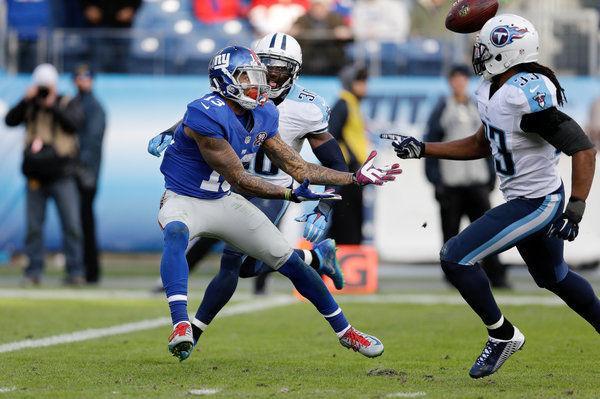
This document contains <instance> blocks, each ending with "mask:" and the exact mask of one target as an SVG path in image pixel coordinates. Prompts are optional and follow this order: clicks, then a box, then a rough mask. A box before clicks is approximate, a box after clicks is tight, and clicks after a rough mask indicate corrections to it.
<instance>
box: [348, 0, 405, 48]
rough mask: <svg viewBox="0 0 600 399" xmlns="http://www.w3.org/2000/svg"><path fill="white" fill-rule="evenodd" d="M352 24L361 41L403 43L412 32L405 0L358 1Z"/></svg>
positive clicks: (355, 5)
mask: <svg viewBox="0 0 600 399" xmlns="http://www.w3.org/2000/svg"><path fill="white" fill-rule="evenodd" d="M374 21H376V22H375V23H374ZM352 22H353V28H354V37H355V39H356V40H359V41H365V40H375V41H386V42H403V41H405V40H406V38H407V37H408V33H409V31H410V15H409V12H408V5H407V4H406V1H405V0H357V2H356V3H355V4H354V9H353V11H352Z"/></svg>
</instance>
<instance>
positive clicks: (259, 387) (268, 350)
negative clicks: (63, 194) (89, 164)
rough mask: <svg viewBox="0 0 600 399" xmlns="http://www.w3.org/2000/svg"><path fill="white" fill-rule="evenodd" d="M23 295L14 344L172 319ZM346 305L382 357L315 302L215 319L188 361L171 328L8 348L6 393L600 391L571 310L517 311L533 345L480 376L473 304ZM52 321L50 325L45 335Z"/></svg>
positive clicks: (590, 344) (593, 339)
mask: <svg viewBox="0 0 600 399" xmlns="http://www.w3.org/2000/svg"><path fill="white" fill-rule="evenodd" d="M21 302H25V301H16V300H4V299H3V300H0V320H2V323H1V325H0V332H1V333H2V334H1V336H2V337H3V339H2V341H3V342H7V341H10V340H14V339H21V338H24V337H27V336H28V335H31V334H33V335H35V336H36V337H39V336H40V335H51V334H55V333H64V332H69V331H73V330H78V329H82V328H85V327H92V326H93V327H98V326H110V325H113V324H115V323H121V322H124V321H137V320H142V319H145V318H153V317H156V316H161V315H166V305H165V304H164V302H162V301H153V300H129V301H110V300H103V301H85V302H81V303H79V304H76V303H75V302H69V301H56V300H55V301H47V300H44V301H41V300H27V301H26V302H27V303H28V304H27V305H23V304H22V303H21ZM344 308H345V311H346V314H347V315H348V316H349V318H350V319H351V320H353V321H354V323H355V324H356V327H358V328H360V329H364V330H366V331H369V332H372V333H373V334H376V335H377V336H378V337H379V338H381V339H382V340H383V342H384V343H385V345H386V350H385V353H384V355H383V356H382V357H380V358H377V359H366V358H363V357H362V356H360V355H358V354H356V353H353V352H351V351H348V350H346V349H343V348H342V347H341V346H340V345H339V344H338V343H337V340H336V338H335V336H333V334H332V333H331V332H330V331H329V328H328V326H327V324H326V323H325V322H324V321H323V320H322V319H321V318H320V317H318V316H317V315H316V314H315V312H314V311H313V309H312V308H311V306H310V305H308V304H295V305H289V306H286V307H282V308H277V309H271V310H266V311H261V312H256V313H252V314H247V315H238V316H232V317H228V318H223V319H220V320H217V321H215V322H214V323H213V325H212V326H211V328H210V329H209V330H208V331H207V332H206V334H205V335H204V336H203V337H202V339H201V347H200V350H199V351H195V353H194V354H193V355H192V357H191V358H190V359H188V360H187V361H185V362H183V363H179V362H177V361H176V360H175V359H174V358H172V357H171V356H170V355H169V354H168V353H167V350H166V337H167V335H168V334H169V328H168V327H164V328H158V329H154V330H148V331H143V332H137V333H131V334H127V335H120V336H113V337H110V338H102V339H97V340H92V341H86V342H81V343H76V344H69V345H58V346H53V347H48V348H37V349H29V350H22V351H18V352H12V353H4V354H0V388H10V387H16V388H17V389H16V390H15V391H12V392H7V393H0V399H1V398H3V397H7V398H8V397H10V398H26V397H30V398H122V397H128V398H129V397H131V398H191V397H194V396H191V395H190V394H189V391H190V390H192V389H203V388H204V389H206V388H216V389H220V390H221V391H220V393H218V394H216V395H213V396H210V397H215V398H217V397H218V398H263V397H265V398H272V397H274V398H279V397H281V398H311V399H312V398H344V399H346V398H386V397H393V396H388V395H390V394H394V393H417V392H422V393H424V394H425V396H421V397H426V398H571V397H573V398H597V397H598V396H599V395H600V391H599V383H598V370H600V345H598V334H596V333H595V332H594V331H593V330H592V329H591V328H590V327H589V326H588V325H587V324H586V323H584V322H583V321H582V320H580V319H579V318H578V317H577V316H576V315H574V314H573V313H572V312H571V311H570V310H568V309H567V308H562V307H560V308H555V307H552V308H551V307H535V306H530V307H506V308H505V311H506V314H507V316H508V317H510V319H511V320H512V321H513V322H514V323H515V324H517V325H518V326H519V327H520V328H521V330H522V331H523V332H524V333H525V334H526V336H527V345H526V346H525V349H524V350H523V351H521V352H519V353H518V354H516V355H515V356H514V357H513V358H511V359H510V360H509V362H508V363H507V364H506V365H505V366H504V367H503V368H502V369H501V370H500V371H499V372H498V373H497V374H496V375H494V376H493V377H492V378H488V379H484V380H479V381H473V380H471V379H470V378H469V377H468V375H467V372H468V368H469V367H470V365H471V363H472V361H473V360H474V359H475V358H476V356H477V355H478V354H479V351H480V350H481V347H482V345H483V342H484V338H485V337H484V332H483V331H482V329H481V326H480V323H479V322H478V321H477V319H476V318H475V316H474V315H472V314H471V312H470V311H468V310H467V308H466V307H465V306H430V305H428V306H418V305H398V304H386V305H365V304H346V305H344ZM32 320H35V321H32ZM76 320H78V321H77V322H76V323H77V324H76V325H75V324H73V323H74V321H76ZM44 322H45V323H47V325H48V329H47V330H44V331H41V329H42V327H43V325H44ZM16 330H18V331H16ZM375 369H380V370H384V371H383V372H373V370H375ZM385 370H387V371H385ZM369 374H384V375H369Z"/></svg>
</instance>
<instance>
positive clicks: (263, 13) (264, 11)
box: [248, 0, 310, 36]
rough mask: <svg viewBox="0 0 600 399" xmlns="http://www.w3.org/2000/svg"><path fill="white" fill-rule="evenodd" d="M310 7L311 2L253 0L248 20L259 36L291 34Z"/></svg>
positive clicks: (306, 0) (297, 0)
mask: <svg viewBox="0 0 600 399" xmlns="http://www.w3.org/2000/svg"><path fill="white" fill-rule="evenodd" d="M309 6H310V0H252V1H251V2H250V9H249V11H248V19H249V20H250V23H251V24H252V26H253V27H254V30H255V31H256V34H257V36H264V35H266V34H267V33H271V32H289V30H290V28H291V27H292V25H293V24H294V22H296V20H297V19H298V18H299V17H301V16H302V15H304V14H305V13H306V10H308V8H309Z"/></svg>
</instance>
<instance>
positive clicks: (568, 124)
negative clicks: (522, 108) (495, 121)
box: [521, 107, 594, 156]
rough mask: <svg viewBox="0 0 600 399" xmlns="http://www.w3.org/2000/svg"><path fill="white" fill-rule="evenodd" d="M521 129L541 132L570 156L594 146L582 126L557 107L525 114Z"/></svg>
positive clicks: (541, 134)
mask: <svg viewBox="0 0 600 399" xmlns="http://www.w3.org/2000/svg"><path fill="white" fill-rule="evenodd" d="M521 129H522V130H523V131H524V132H528V133H536V134H539V135H540V136H541V137H542V138H544V140H546V141H547V142H548V143H550V144H552V145H553V146H554V147H555V148H556V149H558V150H560V151H562V152H564V153H565V154H567V155H569V156H571V155H573V154H575V153H576V152H579V151H583V150H588V149H590V148H593V147H594V145H593V144H592V142H591V141H590V139H589V138H588V136H587V135H586V134H585V132H584V131H583V129H582V128H581V126H579V124H578V123H577V122H575V121H574V120H573V119H571V117H570V116H569V115H567V114H565V113H563V112H561V111H559V110H558V109H557V108H556V107H551V108H548V109H546V110H543V111H540V112H535V113H533V114H526V115H523V117H522V119H521Z"/></svg>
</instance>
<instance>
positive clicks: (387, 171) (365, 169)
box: [353, 151, 402, 186]
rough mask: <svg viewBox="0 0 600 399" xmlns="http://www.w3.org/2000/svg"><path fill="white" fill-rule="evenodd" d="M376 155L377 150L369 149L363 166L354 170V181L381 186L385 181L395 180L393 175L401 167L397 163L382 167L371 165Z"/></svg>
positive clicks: (364, 184) (397, 172) (399, 171)
mask: <svg viewBox="0 0 600 399" xmlns="http://www.w3.org/2000/svg"><path fill="white" fill-rule="evenodd" d="M376 156H377V151H371V154H370V155H369V157H368V158H367V160H366V161H365V163H364V164H363V166H361V167H360V169H359V170H357V171H356V172H354V176H353V179H354V182H355V183H356V184H358V185H359V186H366V185H368V184H375V185H377V186H382V185H383V184H384V183H385V182H388V181H394V180H396V176H395V175H399V174H400V173H402V169H400V165H398V164H397V163H395V164H393V165H386V166H384V167H382V168H376V167H375V166H374V165H373V162H375V157H376Z"/></svg>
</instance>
